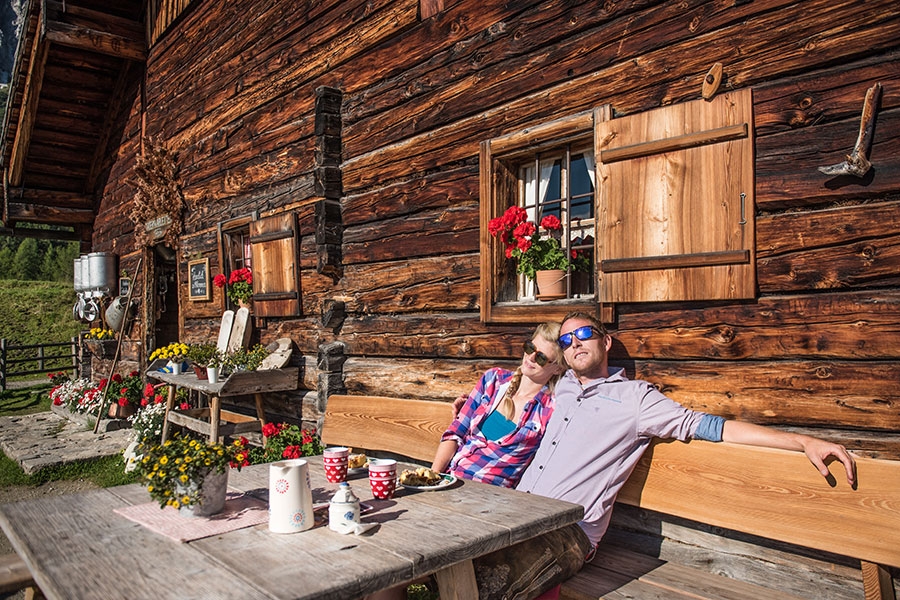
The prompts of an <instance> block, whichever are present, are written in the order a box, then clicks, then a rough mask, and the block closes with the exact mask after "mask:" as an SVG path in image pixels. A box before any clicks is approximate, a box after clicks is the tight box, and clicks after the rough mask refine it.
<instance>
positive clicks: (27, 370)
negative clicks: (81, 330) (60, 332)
mask: <svg viewBox="0 0 900 600" xmlns="http://www.w3.org/2000/svg"><path fill="white" fill-rule="evenodd" d="M59 348H65V349H66V350H68V351H67V352H61V353H59V354H53V353H52V352H54V350H55V349H59ZM48 350H50V352H51V353H50V354H48V352H47V351H48ZM80 366H81V365H80V356H79V352H78V338H77V337H73V338H72V340H71V341H69V342H58V343H50V344H25V345H16V344H9V343H7V341H6V339H0V390H2V391H6V385H7V382H8V381H9V378H10V377H16V376H19V375H36V374H38V373H52V372H54V371H68V370H69V369H72V370H73V371H74V372H75V376H76V377H78V373H79V372H80Z"/></svg>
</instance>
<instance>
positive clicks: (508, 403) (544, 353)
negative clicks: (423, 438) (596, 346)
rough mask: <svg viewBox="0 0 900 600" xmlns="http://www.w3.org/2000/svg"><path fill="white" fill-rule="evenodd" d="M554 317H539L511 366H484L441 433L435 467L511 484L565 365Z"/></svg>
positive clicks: (532, 447) (546, 416)
mask: <svg viewBox="0 0 900 600" xmlns="http://www.w3.org/2000/svg"><path fill="white" fill-rule="evenodd" d="M558 336H559V324H558V323H543V324H541V325H539V326H538V327H537V329H536V330H535V332H534V336H533V337H532V339H531V340H530V341H527V342H525V343H524V344H523V350H524V353H525V355H524V356H523V357H522V364H521V365H520V366H519V368H517V369H516V370H515V371H514V372H513V371H508V370H506V369H500V368H493V369H490V370H488V371H487V372H486V373H485V374H484V375H483V376H482V377H481V380H480V381H479V382H478V385H477V386H476V387H475V389H474V390H472V393H471V394H469V398H468V400H466V402H465V404H464V405H463V407H462V409H461V410H460V411H459V414H458V415H457V417H456V419H454V421H453V422H452V423H451V424H450V427H449V428H448V429H447V431H445V432H444V435H443V436H442V438H441V444H440V446H439V447H438V451H437V454H436V455H435V458H434V462H433V463H432V465H431V468H432V470H433V471H437V472H438V473H441V472H444V471H445V470H446V471H447V472H449V473H451V474H453V475H456V476H457V477H463V478H465V479H472V480H475V481H482V482H485V483H490V484H493V485H501V486H504V487H513V486H514V485H515V484H516V483H517V482H518V481H519V478H520V477H521V475H522V473H523V472H524V471H525V468H526V467H527V466H528V463H530V462H531V459H532V457H533V456H534V453H535V451H536V450H537V447H538V445H539V444H540V442H541V437H543V435H544V430H545V428H546V425H547V421H549V420H550V415H551V413H552V412H553V397H552V394H553V387H554V385H555V384H556V381H557V380H558V379H559V377H560V375H562V374H563V373H564V372H565V370H566V364H565V361H564V360H563V357H562V352H561V351H560V349H559V345H558V344H557V343H556V338H557V337H558Z"/></svg>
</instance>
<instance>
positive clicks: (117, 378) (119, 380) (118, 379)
mask: <svg viewBox="0 0 900 600" xmlns="http://www.w3.org/2000/svg"><path fill="white" fill-rule="evenodd" d="M112 380H113V383H122V376H121V375H119V374H118V373H113V376H112Z"/></svg>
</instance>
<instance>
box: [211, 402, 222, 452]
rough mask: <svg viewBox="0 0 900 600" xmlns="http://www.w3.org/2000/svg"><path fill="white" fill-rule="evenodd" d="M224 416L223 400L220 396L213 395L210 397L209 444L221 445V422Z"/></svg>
mask: <svg viewBox="0 0 900 600" xmlns="http://www.w3.org/2000/svg"><path fill="white" fill-rule="evenodd" d="M221 416H222V400H220V399H219V396H218V395H216V394H212V395H211V396H210V397H209V442H210V443H211V444H218V443H219V420H220V419H221Z"/></svg>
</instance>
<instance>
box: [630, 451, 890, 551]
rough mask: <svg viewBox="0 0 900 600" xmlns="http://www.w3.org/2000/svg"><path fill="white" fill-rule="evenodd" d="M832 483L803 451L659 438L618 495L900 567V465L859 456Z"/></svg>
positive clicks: (837, 470)
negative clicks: (849, 473)
mask: <svg viewBox="0 0 900 600" xmlns="http://www.w3.org/2000/svg"><path fill="white" fill-rule="evenodd" d="M830 470H831V474H832V479H831V481H826V479H825V478H823V477H822V476H821V475H819V473H818V471H816V469H815V468H814V467H813V466H811V465H810V464H809V461H808V459H807V458H806V456H805V455H804V454H802V453H799V452H788V451H783V450H773V449H768V448H756V447H751V446H743V445H737V444H728V443H724V442H723V443H720V444H712V443H709V442H697V441H693V442H690V443H682V442H671V443H655V444H654V445H653V447H652V451H648V452H647V453H646V454H645V455H644V458H643V459H642V460H641V462H640V463H639V465H638V467H637V468H636V469H635V471H634V473H633V474H632V475H631V476H630V477H629V479H628V483H627V484H626V486H625V487H624V488H623V489H622V491H621V492H620V493H619V496H618V500H619V501H620V502H624V503H626V504H631V505H633V506H641V507H642V508H648V509H650V510H658V511H661V512H665V513H667V514H672V515H677V516H680V517H683V518H686V519H693V520H696V521H702V522H704V523H709V524H712V525H716V526H720V527H726V528H729V529H735V530H737V531H743V532H746V533H751V534H753V535H759V536H762V537H767V538H771V539H775V540H781V541H784V542H789V543H792V544H798V545H802V546H809V547H812V548H818V549H821V550H826V551H829V552H833V553H835V554H840V555H845V556H852V557H855V558H859V559H861V560H867V561H870V562H874V563H878V564H885V565H891V566H900V547H898V546H897V544H896V540H895V539H894V536H893V535H891V534H889V533H887V532H892V531H900V495H898V493H897V482H898V481H900V462H895V461H876V460H871V459H866V458H858V459H857V477H858V485H857V486H856V487H855V489H850V487H849V485H848V484H847V481H846V475H845V474H844V471H843V466H842V465H841V464H840V463H838V462H836V461H835V462H833V463H832V464H831V465H830Z"/></svg>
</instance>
